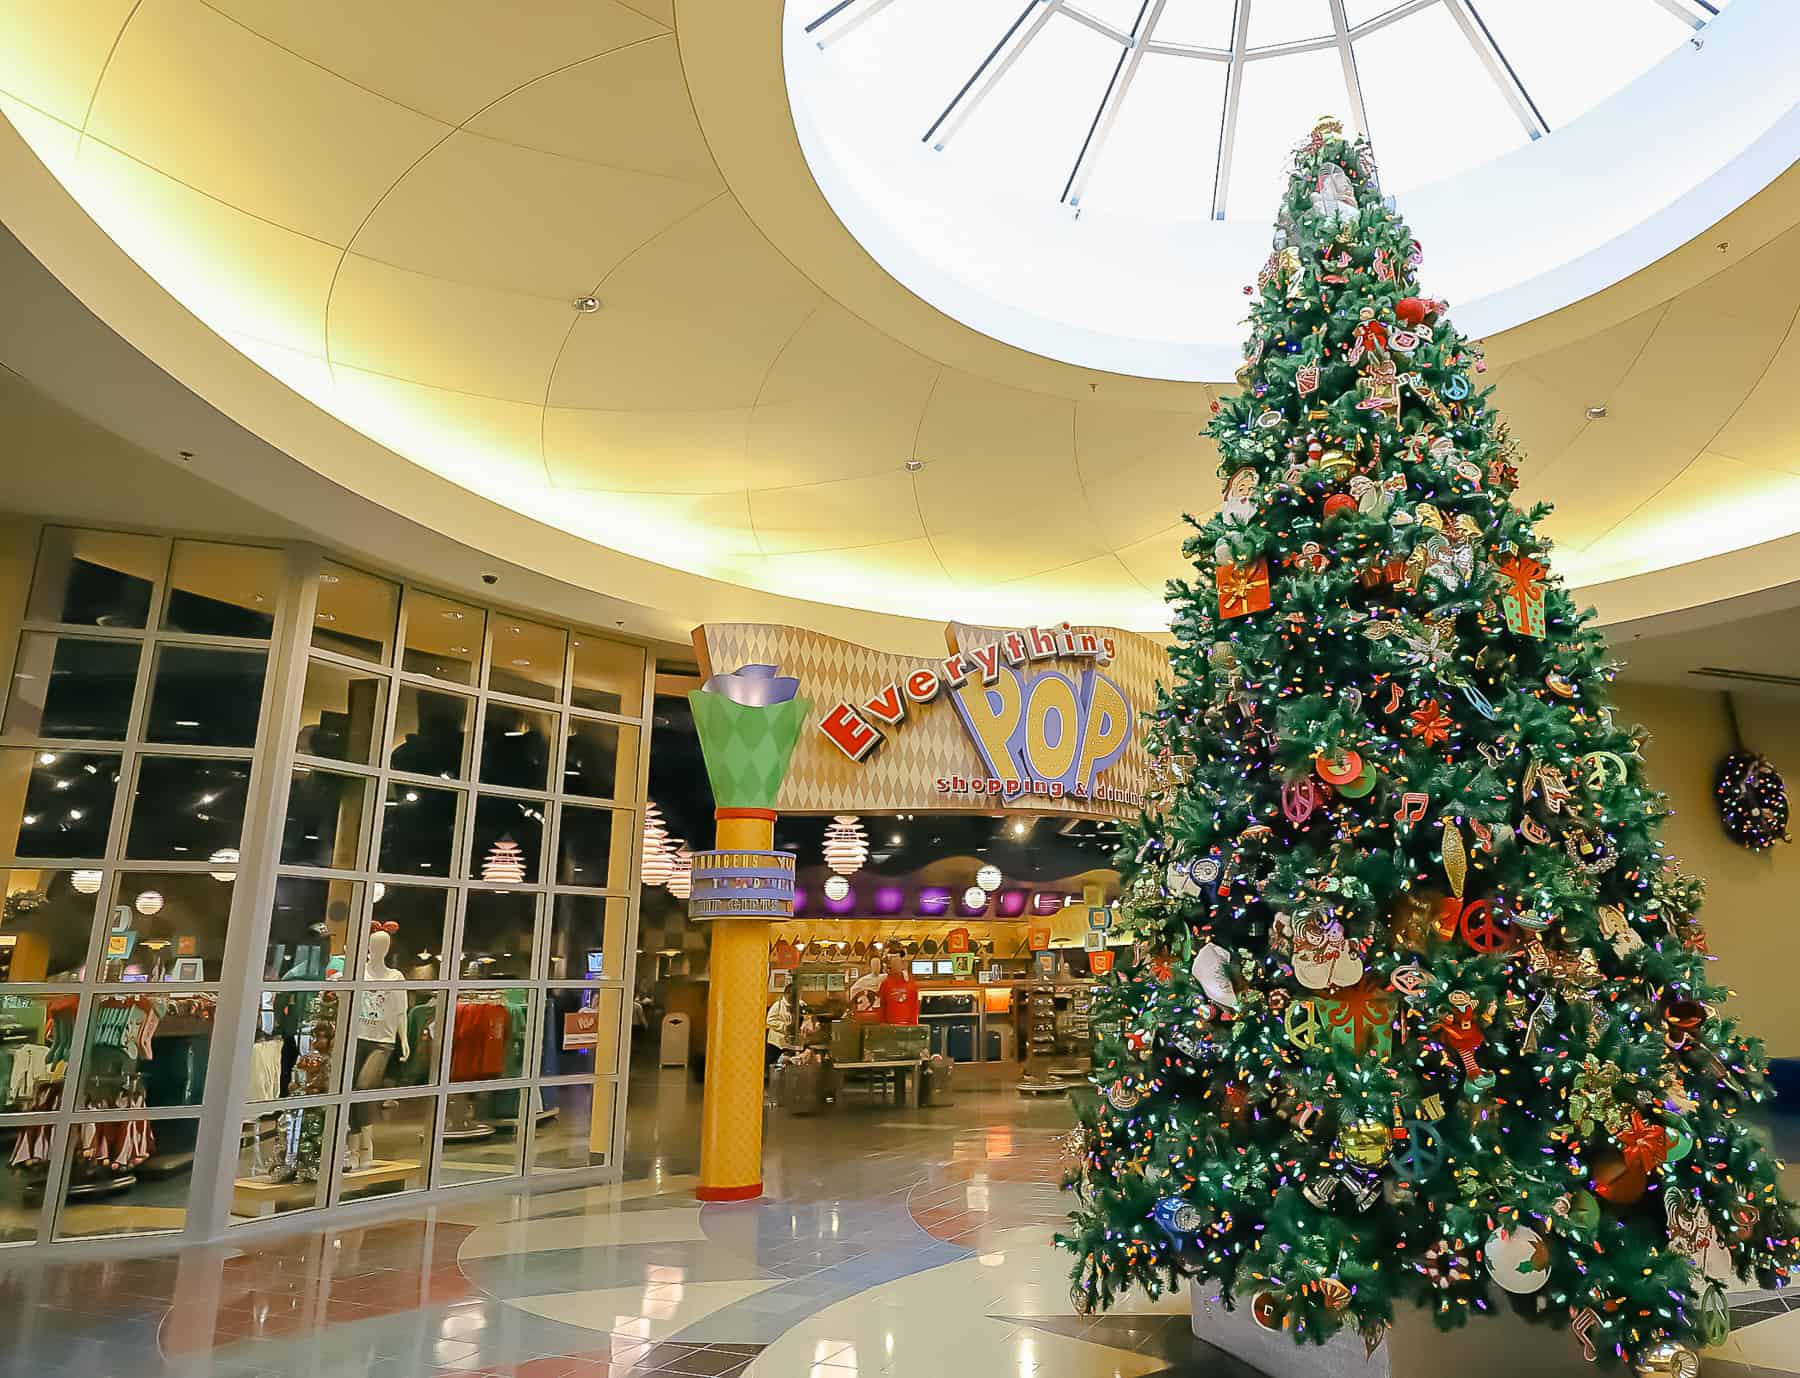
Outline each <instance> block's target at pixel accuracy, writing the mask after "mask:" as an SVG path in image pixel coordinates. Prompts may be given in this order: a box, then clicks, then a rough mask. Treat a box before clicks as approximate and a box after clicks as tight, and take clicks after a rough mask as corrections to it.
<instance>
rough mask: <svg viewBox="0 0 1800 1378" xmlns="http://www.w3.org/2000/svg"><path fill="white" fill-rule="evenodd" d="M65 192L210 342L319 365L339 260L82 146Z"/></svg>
mask: <svg viewBox="0 0 1800 1378" xmlns="http://www.w3.org/2000/svg"><path fill="white" fill-rule="evenodd" d="M73 184H74V187H75V190H76V193H77V195H78V196H79V197H80V199H81V202H82V204H83V206H84V207H85V208H86V210H87V212H88V214H89V215H91V216H93V217H94V218H95V219H96V220H98V221H99V222H100V223H101V224H103V225H107V226H110V227H111V233H112V236H113V238H114V239H116V240H117V241H118V243H119V246H120V247H121V248H122V249H124V250H125V252H126V253H128V254H130V255H131V256H132V258H133V259H135V260H136V261H137V263H138V266H139V267H141V268H142V269H143V270H144V271H145V272H147V273H148V274H150V276H151V277H153V278H155V279H156V280H157V281H158V282H159V283H161V284H162V286H163V287H164V289H165V290H167V291H168V292H169V293H170V295H172V296H174V297H175V298H177V299H178V300H179V301H181V302H182V303H183V304H184V305H185V306H186V307H187V309H188V310H190V311H192V312H193V313H194V314H195V315H196V316H198V317H199V318H200V319H201V320H203V321H205V322H206V323H207V324H208V325H209V326H211V327H212V328H213V329H214V330H216V331H218V332H219V333H220V334H234V333H241V334H246V335H255V336H258V337H260V338H262V339H264V340H267V341H268V342H269V343H271V344H274V345H279V346H281V347H282V348H284V349H295V350H300V351H302V352H304V353H308V354H313V355H318V356H323V355H324V353H325V300H326V296H327V294H328V293H329V292H330V290H331V276H332V273H333V272H334V271H335V270H336V268H337V264H338V259H339V258H340V257H341V256H342V251H341V250H339V249H337V248H335V247H333V246H332V245H330V244H326V243H323V242H322V241H320V240H317V239H310V238H308V237H307V236H305V235H302V234H296V233H294V231H292V230H284V229H282V228H281V227H280V226H279V225H274V224H271V223H270V222H269V221H267V220H259V219H257V218H256V217H255V216H253V215H246V214H245V213H244V212H243V211H240V210H236V209H234V208H233V207H231V206H229V205H227V204H226V203H225V202H223V201H219V200H215V199H214V198H213V197H210V196H204V195H202V194H201V193H199V192H197V191H195V190H194V189H193V188H192V187H189V186H186V185H185V184H183V183H181V182H177V181H175V180H174V179H173V178H171V177H167V176H164V175H163V174H162V173H160V172H158V171H156V170H155V169H154V168H150V167H146V166H145V165H144V164H142V163H140V162H137V161H135V160H134V159H131V158H127V157H126V156H125V155H124V154H122V153H119V152H116V151H115V150H113V149H111V148H108V147H107V146H106V145H104V144H100V143H96V142H95V141H94V140H92V139H90V140H88V141H87V142H86V143H85V144H84V145H83V146H82V149H81V154H80V157H79V159H78V160H77V162H76V175H75V177H74V179H73Z"/></svg>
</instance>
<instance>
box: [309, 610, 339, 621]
mask: <svg viewBox="0 0 1800 1378" xmlns="http://www.w3.org/2000/svg"><path fill="white" fill-rule="evenodd" d="M313 617H314V618H316V619H317V620H318V621H320V622H335V621H337V614H336V613H334V612H316V613H314V614H313Z"/></svg>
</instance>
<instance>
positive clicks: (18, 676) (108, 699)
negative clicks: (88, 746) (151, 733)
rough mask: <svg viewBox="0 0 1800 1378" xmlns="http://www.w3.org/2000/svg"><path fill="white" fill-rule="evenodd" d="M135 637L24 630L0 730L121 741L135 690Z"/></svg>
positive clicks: (137, 653) (136, 647)
mask: <svg viewBox="0 0 1800 1378" xmlns="http://www.w3.org/2000/svg"><path fill="white" fill-rule="evenodd" d="M141 655H142V651H141V649H140V647H139V645H138V643H137V642H135V641H97V640H95V639H93V638H91V637H85V636H56V635H53V634H52V633H49V632H27V633H26V634H25V635H24V636H22V637H20V638H19V658H18V660H17V662H16V663H15V664H14V665H13V681H12V693H11V694H10V695H8V696H7V702H6V724H5V730H6V731H7V732H11V733H17V734H18V735H20V736H32V737H69V738H75V739H78V740H81V741H96V742H117V741H123V740H124V738H125V733H126V730H127V729H128V728H129V727H130V725H131V696H132V693H133V692H134V691H135V689H136V688H137V670H138V660H139V659H140V657H141Z"/></svg>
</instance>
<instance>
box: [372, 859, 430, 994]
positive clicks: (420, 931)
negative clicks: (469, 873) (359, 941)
mask: <svg viewBox="0 0 1800 1378" xmlns="http://www.w3.org/2000/svg"><path fill="white" fill-rule="evenodd" d="M450 893H451V892H450V891H448V890H440V889H438V888H437V887H436V886H432V885H383V884H382V883H381V882H380V881H377V882H376V883H375V903H374V905H373V907H372V909H371V911H370V912H371V914H372V915H373V919H372V922H373V923H376V924H379V925H380V926H381V927H382V928H383V929H384V930H385V931H387V933H388V935H389V938H390V940H391V941H390V942H389V944H388V954H387V966H386V970H389V971H397V972H399V973H400V974H401V975H402V976H404V977H405V978H406V979H407V980H408V981H435V980H436V979H437V978H438V977H439V976H440V975H442V973H443V962H444V947H445V944H444V932H445V928H446V920H447V918H448V915H449V911H450ZM390 924H391V925H393V927H392V928H389V925H390ZM366 952H367V949H366V948H365V954H366ZM361 960H362V961H363V962H364V970H362V971H360V972H358V973H357V976H358V978H359V979H371V978H372V979H376V980H383V979H390V978H386V977H383V976H382V975H381V969H380V968H374V969H370V968H369V967H368V965H367V964H368V960H369V959H368V957H367V955H365V956H364V957H363V958H362V959H361Z"/></svg>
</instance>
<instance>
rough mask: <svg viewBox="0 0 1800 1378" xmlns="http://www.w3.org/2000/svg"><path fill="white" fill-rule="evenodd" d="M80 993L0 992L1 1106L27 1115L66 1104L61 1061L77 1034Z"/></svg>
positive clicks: (8, 1112)
mask: <svg viewBox="0 0 1800 1378" xmlns="http://www.w3.org/2000/svg"><path fill="white" fill-rule="evenodd" d="M80 1007H81V997H80V996H78V995H12V994H0V1071H3V1072H4V1073H5V1078H4V1079H3V1080H0V1109H4V1110H5V1112H6V1113H7V1114H9V1115H29V1114H32V1113H34V1112H36V1113H44V1112H47V1111H51V1110H60V1109H62V1103H63V1076H62V1068H61V1066H60V1064H62V1063H66V1062H67V1061H68V1060H69V1052H70V1044H71V1043H73V1041H74V1038H75V1016H76V1014H77V1013H78V1012H79V1010H80Z"/></svg>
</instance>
